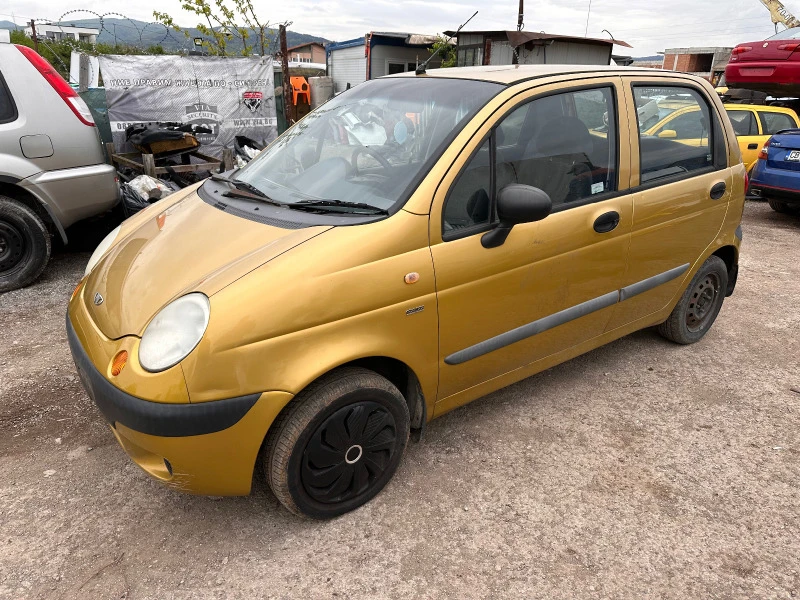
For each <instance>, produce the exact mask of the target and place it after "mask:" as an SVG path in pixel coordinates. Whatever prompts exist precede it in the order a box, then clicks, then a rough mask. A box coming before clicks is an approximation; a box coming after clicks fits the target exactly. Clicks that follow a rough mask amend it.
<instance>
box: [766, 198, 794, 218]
mask: <svg viewBox="0 0 800 600" xmlns="http://www.w3.org/2000/svg"><path fill="white" fill-rule="evenodd" d="M767 203H769V207H770V208H771V209H772V210H774V211H775V212H777V213H782V214H785V215H797V214H800V205H798V204H789V203H788V202H781V201H780V200H773V199H772V198H768V199H767Z"/></svg>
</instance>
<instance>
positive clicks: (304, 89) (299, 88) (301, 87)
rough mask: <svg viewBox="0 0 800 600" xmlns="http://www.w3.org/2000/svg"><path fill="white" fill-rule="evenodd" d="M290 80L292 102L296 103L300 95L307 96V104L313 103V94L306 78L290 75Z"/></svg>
mask: <svg viewBox="0 0 800 600" xmlns="http://www.w3.org/2000/svg"><path fill="white" fill-rule="evenodd" d="M289 82H290V83H291V85H292V94H293V95H292V103H293V104H295V105H296V104H297V98H298V96H305V98H306V104H311V94H310V93H309V89H308V82H307V81H306V78H305V77H290V78H289Z"/></svg>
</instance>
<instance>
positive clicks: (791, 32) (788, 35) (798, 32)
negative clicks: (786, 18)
mask: <svg viewBox="0 0 800 600" xmlns="http://www.w3.org/2000/svg"><path fill="white" fill-rule="evenodd" d="M766 39H768V40H800V27H792V28H790V29H784V30H783V31H780V32H778V33H776V34H775V35H773V36H771V37H768V38H766Z"/></svg>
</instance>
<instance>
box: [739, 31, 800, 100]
mask: <svg viewBox="0 0 800 600" xmlns="http://www.w3.org/2000/svg"><path fill="white" fill-rule="evenodd" d="M725 81H726V83H727V85H728V87H732V88H746V89H749V90H757V91H759V92H765V93H767V94H770V95H772V96H775V97H787V96H790V97H794V98H797V97H800V27H792V28H791V29H786V30H784V31H781V32H780V33H777V34H775V35H773V36H772V37H769V38H767V39H765V40H762V41H760V42H747V43H745V44H739V45H738V46H736V48H734V49H733V52H731V60H730V62H729V63H728V66H727V67H725Z"/></svg>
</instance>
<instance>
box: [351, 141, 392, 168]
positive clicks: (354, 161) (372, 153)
mask: <svg viewBox="0 0 800 600" xmlns="http://www.w3.org/2000/svg"><path fill="white" fill-rule="evenodd" d="M362 152H365V153H366V154H369V155H370V156H372V157H373V158H374V159H375V160H377V161H378V162H379V163H380V164H381V166H382V167H383V168H384V169H391V168H392V165H391V163H390V162H389V161H388V160H386V159H385V158H384V157H383V155H382V154H381V153H380V152H378V151H377V150H375V148H371V147H370V146H359V147H358V148H356V149H355V150H354V151H353V156H352V157H351V158H350V164H351V165H352V166H353V175H358V155H359V154H361V153H362Z"/></svg>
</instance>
